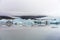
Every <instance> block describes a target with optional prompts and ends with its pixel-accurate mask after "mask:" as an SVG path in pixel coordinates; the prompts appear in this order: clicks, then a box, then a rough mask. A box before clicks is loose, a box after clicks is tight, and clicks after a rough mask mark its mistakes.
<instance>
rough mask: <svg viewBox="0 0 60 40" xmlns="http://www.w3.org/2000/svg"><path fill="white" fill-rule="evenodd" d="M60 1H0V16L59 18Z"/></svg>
mask: <svg viewBox="0 0 60 40" xmlns="http://www.w3.org/2000/svg"><path fill="white" fill-rule="evenodd" d="M59 11H60V0H0V12H3V13H0V15H51V16H60V15H59V14H60V12H59Z"/></svg>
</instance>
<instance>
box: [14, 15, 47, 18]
mask: <svg viewBox="0 0 60 40" xmlns="http://www.w3.org/2000/svg"><path fill="white" fill-rule="evenodd" d="M15 17H20V18H22V19H35V18H42V17H46V16H29V15H28V16H15Z"/></svg>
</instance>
